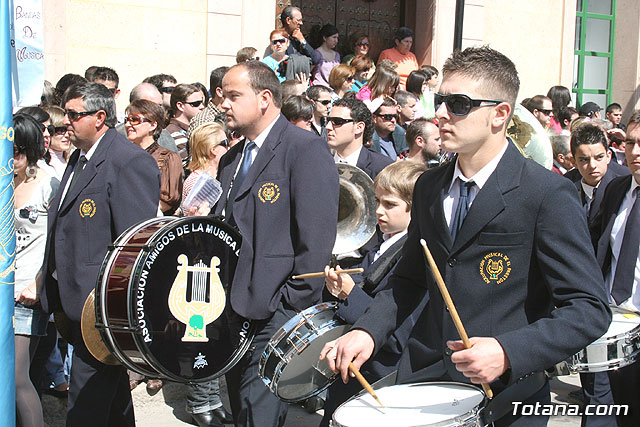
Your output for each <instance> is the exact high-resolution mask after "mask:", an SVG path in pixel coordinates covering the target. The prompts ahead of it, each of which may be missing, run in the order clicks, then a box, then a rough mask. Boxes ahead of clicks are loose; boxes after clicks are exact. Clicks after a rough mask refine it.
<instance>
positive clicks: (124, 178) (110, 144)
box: [40, 129, 160, 322]
mask: <svg viewBox="0 0 640 427" xmlns="http://www.w3.org/2000/svg"><path fill="white" fill-rule="evenodd" d="M79 157H80V150H76V151H74V152H73V154H72V155H71V157H70V158H69V164H68V165H67V169H66V170H65V172H64V175H63V177H62V182H61V183H60V189H59V190H58V194H57V195H56V197H55V198H54V199H53V202H52V203H51V207H50V208H49V224H48V234H47V245H46V248H45V257H44V265H43V266H42V274H43V278H44V286H43V289H42V295H41V296H40V299H41V302H42V307H43V309H44V310H45V311H46V312H49V313H51V312H53V311H57V310H60V309H62V310H64V312H65V314H66V315H67V317H68V318H69V319H70V320H72V321H76V322H78V321H80V318H81V315H82V307H83V306H84V302H85V300H86V299H87V296H88V295H89V293H90V292H91V290H93V289H94V288H95V287H96V280H97V278H98V272H99V269H100V265H101V264H102V261H103V260H104V257H105V255H106V253H107V248H108V246H109V245H110V244H111V243H113V241H114V240H116V239H117V238H118V237H119V236H120V234H122V233H123V232H124V231H125V230H126V229H128V228H129V227H131V226H132V225H134V224H136V223H138V222H140V221H143V220H145V219H148V218H152V217H154V216H156V215H157V212H158V203H159V200H160V170H159V169H158V164H157V163H156V161H155V160H154V159H153V157H151V155H150V154H149V153H147V152H146V151H145V150H143V149H141V148H140V147H138V146H137V145H135V144H133V143H131V142H130V141H129V140H127V139H126V138H125V137H123V136H122V135H120V134H119V133H118V131H116V130H115V129H109V130H108V131H107V132H106V133H105V134H104V136H103V137H102V140H101V141H100V143H99V145H98V147H97V148H96V151H95V152H94V153H93V155H92V156H91V158H90V159H89V161H88V162H87V164H86V165H85V167H84V170H83V171H82V175H80V177H79V178H78V181H77V182H76V183H75V184H74V187H73V188H72V189H71V191H69V192H68V194H67V195H66V197H65V199H64V201H63V202H62V205H60V198H61V197H62V193H63V191H64V189H65V187H66V185H67V181H68V180H69V176H70V175H71V171H72V170H73V168H74V167H75V165H76V163H77V161H78V158H79ZM58 206H60V209H58ZM52 252H53V254H52ZM53 257H55V266H52V265H49V262H50V260H51V259H53ZM54 270H55V271H56V275H57V277H58V280H55V279H54V278H53V277H52V276H51V273H52V272H53V271H54Z"/></svg>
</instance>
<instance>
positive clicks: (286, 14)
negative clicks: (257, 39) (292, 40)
mask: <svg viewBox="0 0 640 427" xmlns="http://www.w3.org/2000/svg"><path fill="white" fill-rule="evenodd" d="M294 10H297V11H298V12H300V8H297V7H295V6H287V7H285V8H284V9H282V13H281V14H280V22H282V25H286V24H287V18H291V19H293V11H294Z"/></svg>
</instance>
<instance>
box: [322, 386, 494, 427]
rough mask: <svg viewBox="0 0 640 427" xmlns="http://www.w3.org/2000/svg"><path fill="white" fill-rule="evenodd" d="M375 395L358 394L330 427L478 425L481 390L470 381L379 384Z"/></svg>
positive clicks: (334, 414) (482, 395)
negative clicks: (381, 405) (387, 385)
mask: <svg viewBox="0 0 640 427" xmlns="http://www.w3.org/2000/svg"><path fill="white" fill-rule="evenodd" d="M376 394H377V395H378V398H380V401H381V402H382V404H383V405H384V406H385V407H384V408H381V407H380V405H379V404H378V402H376V401H375V399H374V398H373V397H371V395H370V394H368V393H366V394H364V393H361V394H360V395H357V396H354V397H352V398H351V399H349V400H347V401H346V402H345V403H343V404H342V405H340V406H339V407H338V409H336V411H335V412H334V413H333V422H332V425H333V426H334V427H360V426H363V427H365V426H366V427H376V426H380V427H387V426H394V427H409V426H411V427H419V426H439V427H453V426H465V427H467V426H468V427H471V426H482V424H481V421H480V410H481V409H482V404H483V402H484V394H483V393H482V390H480V389H478V388H477V387H474V386H472V385H470V384H463V383H455V382H434V383H418V384H402V385H394V386H390V387H383V388H381V389H378V390H376Z"/></svg>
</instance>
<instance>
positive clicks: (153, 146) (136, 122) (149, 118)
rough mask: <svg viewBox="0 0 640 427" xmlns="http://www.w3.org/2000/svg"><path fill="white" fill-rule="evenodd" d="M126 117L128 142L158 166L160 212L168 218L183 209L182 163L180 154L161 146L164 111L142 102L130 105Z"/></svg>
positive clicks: (138, 101) (156, 105)
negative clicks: (159, 141)
mask: <svg viewBox="0 0 640 427" xmlns="http://www.w3.org/2000/svg"><path fill="white" fill-rule="evenodd" d="M174 93H175V91H174ZM172 97H173V94H172ZM125 115H126V117H125V119H124V126H125V129H126V131H127V138H129V141H131V142H133V143H135V144H136V145H138V146H140V147H141V148H143V149H144V150H146V151H147V152H148V153H149V154H151V156H153V158H154V159H155V160H156V162H157V163H158V167H159V168H160V211H162V213H163V214H165V215H172V214H173V213H174V212H175V210H176V209H177V208H178V206H180V200H181V193H182V163H181V161H180V157H179V156H178V154H177V153H174V152H173V151H169V150H167V149H166V148H163V147H161V146H160V145H158V138H159V137H160V132H162V125H163V124H164V110H163V109H162V107H161V106H159V105H158V104H155V103H153V102H151V101H147V100H144V99H139V100H136V101H133V102H132V103H131V104H129V106H128V107H127V109H126V110H125Z"/></svg>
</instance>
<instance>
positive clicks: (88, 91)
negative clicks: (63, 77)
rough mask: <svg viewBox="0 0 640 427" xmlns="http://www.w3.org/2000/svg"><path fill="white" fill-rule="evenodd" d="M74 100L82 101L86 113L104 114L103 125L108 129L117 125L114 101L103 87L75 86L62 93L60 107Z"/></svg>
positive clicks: (95, 85) (96, 85) (97, 85)
mask: <svg viewBox="0 0 640 427" xmlns="http://www.w3.org/2000/svg"><path fill="white" fill-rule="evenodd" d="M76 98H80V99H82V105H83V106H84V108H85V109H86V110H87V111H99V110H102V111H104V112H105V114H106V118H105V120H104V124H105V125H107V127H110V128H114V127H116V124H117V123H118V118H117V117H116V100H115V99H114V98H113V94H112V93H111V91H110V90H109V89H107V87H106V86H105V85H102V84H100V83H94V82H87V83H81V84H75V85H73V86H71V87H70V88H69V89H67V91H66V92H65V93H64V96H63V97H62V105H63V106H64V105H65V104H66V103H67V102H68V101H70V100H72V99H76Z"/></svg>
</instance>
